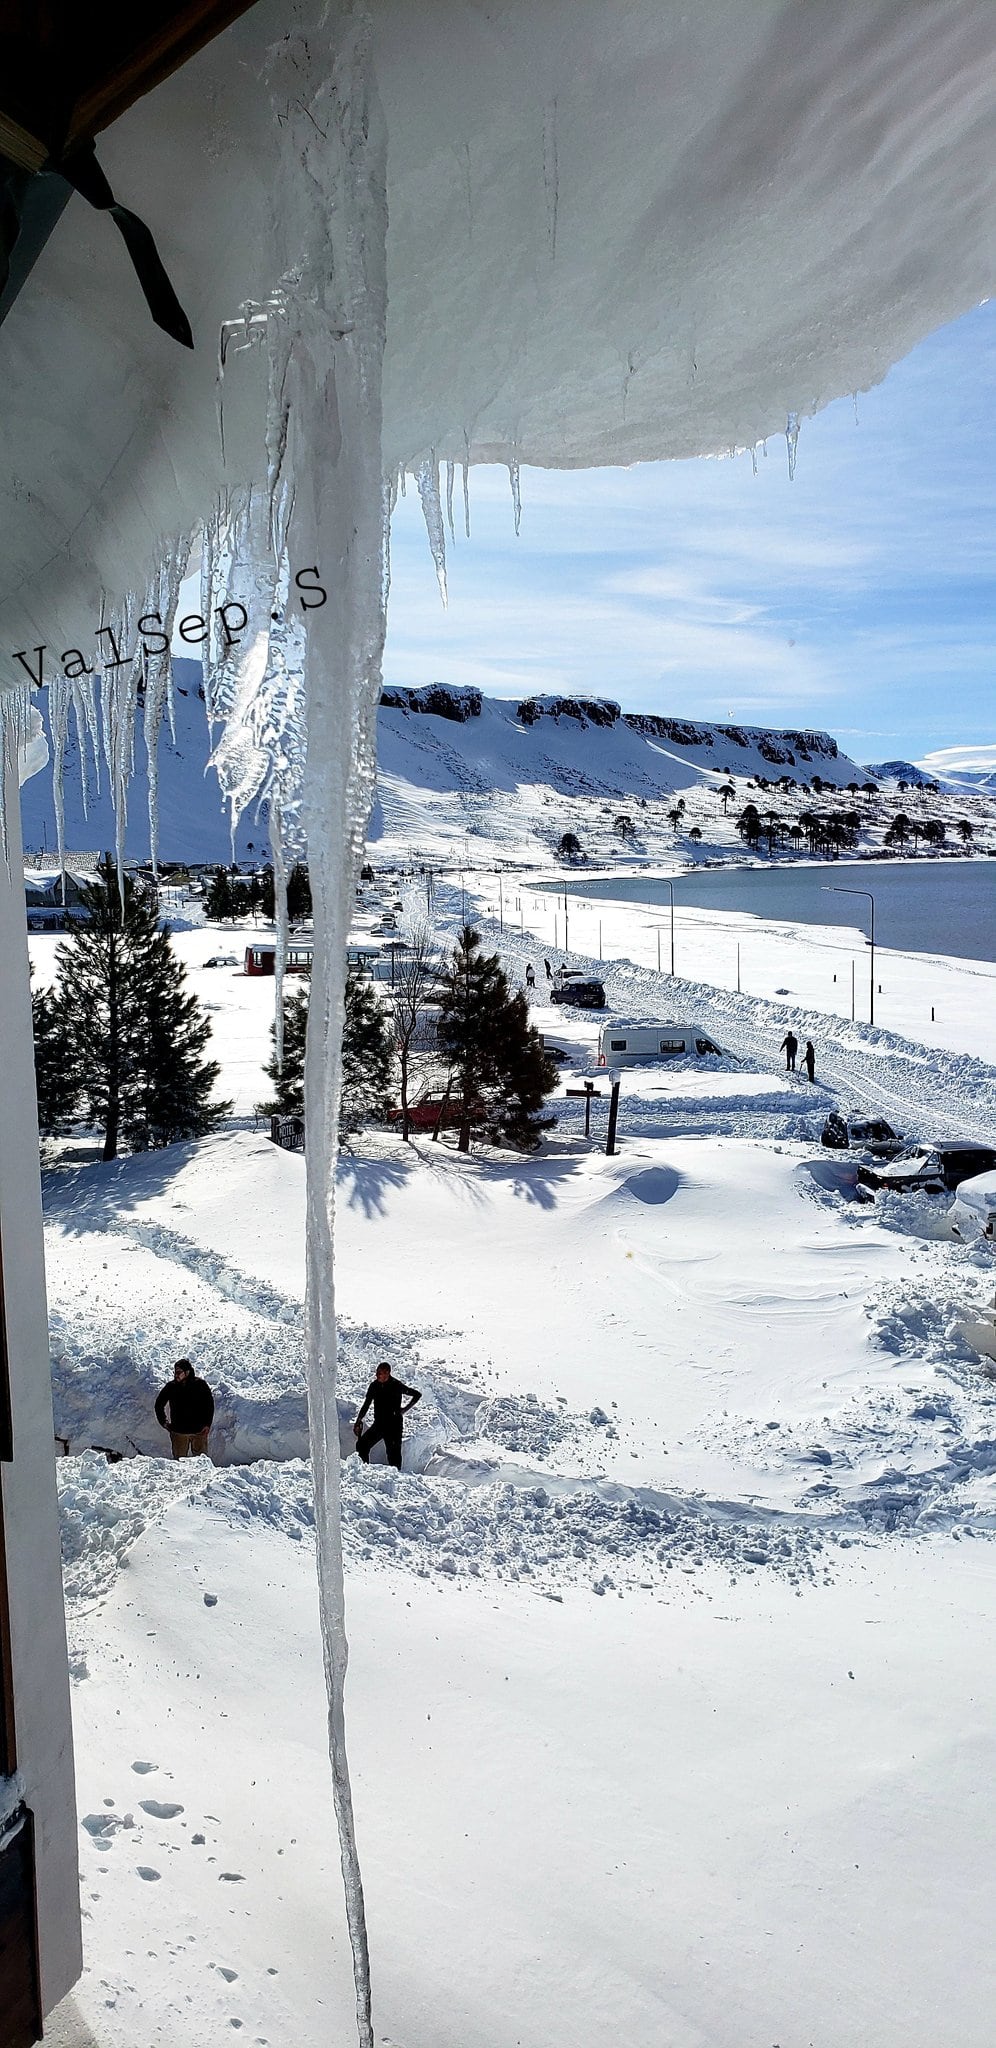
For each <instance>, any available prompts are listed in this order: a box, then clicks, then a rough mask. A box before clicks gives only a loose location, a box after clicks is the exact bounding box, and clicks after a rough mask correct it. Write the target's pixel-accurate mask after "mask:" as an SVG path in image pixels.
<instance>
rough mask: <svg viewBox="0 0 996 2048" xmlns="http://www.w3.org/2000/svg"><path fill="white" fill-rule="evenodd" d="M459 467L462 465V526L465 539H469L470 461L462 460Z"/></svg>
mask: <svg viewBox="0 0 996 2048" xmlns="http://www.w3.org/2000/svg"><path fill="white" fill-rule="evenodd" d="M461 467H462V469H463V527H464V532H465V533H466V536H467V539H468V540H469V539H470V463H469V462H463V463H462V464H461Z"/></svg>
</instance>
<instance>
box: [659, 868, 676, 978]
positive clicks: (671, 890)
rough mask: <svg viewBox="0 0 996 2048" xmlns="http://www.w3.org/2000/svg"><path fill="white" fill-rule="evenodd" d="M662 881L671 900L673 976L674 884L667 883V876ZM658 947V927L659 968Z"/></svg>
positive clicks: (672, 968) (672, 971)
mask: <svg viewBox="0 0 996 2048" xmlns="http://www.w3.org/2000/svg"><path fill="white" fill-rule="evenodd" d="M662 880H663V882H664V886H665V888H666V890H667V893H668V895H669V897H670V899H671V973H672V975H673V974H674V883H673V882H669V881H668V878H667V876H666V875H664V876H662ZM660 945H661V942H660V927H659V926H658V938H657V956H658V957H657V965H658V967H659V966H660V964H661V963H660Z"/></svg>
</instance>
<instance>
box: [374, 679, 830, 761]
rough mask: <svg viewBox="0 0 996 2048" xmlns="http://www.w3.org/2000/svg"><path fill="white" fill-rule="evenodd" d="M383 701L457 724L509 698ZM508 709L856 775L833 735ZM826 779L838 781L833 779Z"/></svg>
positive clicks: (567, 705) (616, 712)
mask: <svg viewBox="0 0 996 2048" xmlns="http://www.w3.org/2000/svg"><path fill="white" fill-rule="evenodd" d="M380 701H381V710H382V711H384V710H389V711H402V712H405V713H409V712H413V713H422V714H423V715H427V716H432V717H437V718H445V719H448V720H450V721H452V722H453V723H454V724H457V725H466V724H467V723H468V722H469V720H470V719H472V718H480V717H481V715H482V712H483V710H484V706H485V703H486V702H487V703H488V704H489V705H490V706H491V708H493V709H494V710H502V709H505V708H506V707H505V705H504V700H501V699H485V698H484V696H483V695H482V693H481V691H480V690H474V689H452V688H450V687H448V686H447V685H446V684H445V683H429V684H427V685H425V686H424V687H423V688H421V689H407V688H398V687H388V688H386V689H384V690H383V691H382V693H381V700H380ZM507 709H508V710H509V711H510V712H511V713H512V716H513V719H514V720H515V721H516V722H517V723H518V724H519V725H522V726H526V727H529V728H531V727H533V726H535V725H538V724H539V723H540V722H541V720H543V719H553V720H554V721H555V722H556V723H557V724H559V722H560V720H561V719H562V718H568V719H572V720H573V721H574V723H575V724H576V725H577V726H578V728H579V729H580V730H582V731H583V730H585V729H586V728H587V727H588V726H596V727H599V728H601V729H602V730H605V729H606V728H608V729H611V728H612V727H613V726H618V725H621V726H626V727H628V728H629V730H630V731H631V732H636V733H642V734H643V735H644V737H646V738H649V739H662V740H668V741H669V742H670V743H671V744H672V745H673V746H676V747H680V748H681V749H682V750H684V751H689V750H690V751H692V752H700V751H701V750H702V749H704V748H707V747H719V746H725V747H727V748H730V747H736V748H739V749H740V750H741V753H743V752H744V751H747V752H751V751H753V752H755V753H757V754H758V755H759V756H760V757H761V759H762V760H763V761H766V762H767V763H769V765H770V766H772V767H783V768H784V767H796V766H797V765H798V766H800V767H801V769H802V773H801V775H800V776H799V777H798V780H800V781H805V779H806V768H807V766H808V765H810V764H811V763H812V762H813V761H814V759H815V760H816V762H817V763H818V764H820V766H822V763H823V762H824V761H827V762H830V761H840V762H841V763H842V765H844V766H845V767H846V768H847V770H848V771H853V772H854V773H857V770H856V768H855V764H854V762H853V761H851V760H850V759H848V758H847V757H846V756H842V755H841V753H840V750H839V748H838V746H837V742H836V740H835V739H832V738H831V736H830V734H829V733H828V732H811V731H802V732H800V731H797V730H796V729H795V728H794V727H790V728H787V729H786V730H784V731H772V730H769V728H768V727H767V726H758V725H712V724H709V723H708V722H703V721H702V720H693V719H689V718H669V717H659V716H657V715H656V714H653V713H646V712H640V711H623V710H622V708H621V706H620V705H618V704H617V703H615V702H614V700H613V699H612V698H611V697H556V696H554V697H542V696H541V697H526V698H523V699H522V701H521V702H520V703H519V704H518V705H516V706H514V707H513V705H512V704H509V706H508V707H507ZM736 765H737V764H736V759H735V757H731V761H730V765H729V770H728V772H729V773H730V774H733V773H734V772H735V767H736ZM741 766H742V763H741ZM724 772H727V771H725V770H724ZM826 779H827V780H828V781H830V780H837V778H835V777H831V776H829V775H828V776H827V777H826Z"/></svg>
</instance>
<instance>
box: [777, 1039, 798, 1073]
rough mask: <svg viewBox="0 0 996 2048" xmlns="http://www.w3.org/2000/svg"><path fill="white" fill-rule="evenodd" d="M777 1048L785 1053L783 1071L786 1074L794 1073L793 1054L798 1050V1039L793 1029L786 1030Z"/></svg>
mask: <svg viewBox="0 0 996 2048" xmlns="http://www.w3.org/2000/svg"><path fill="white" fill-rule="evenodd" d="M778 1050H779V1052H783V1053H784V1054H785V1072H786V1073H787V1074H794V1073H795V1056H796V1053H797V1052H798V1050H799V1041H798V1039H797V1037H796V1035H795V1032H794V1031H786V1033H785V1036H784V1038H783V1039H782V1042H781V1045H780V1046H779V1048H778Z"/></svg>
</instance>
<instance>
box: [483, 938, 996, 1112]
mask: <svg viewBox="0 0 996 2048" xmlns="http://www.w3.org/2000/svg"><path fill="white" fill-rule="evenodd" d="M479 922H480V924H481V928H482V930H483V931H484V932H485V933H486V936H487V938H488V940H489V941H490V942H491V943H492V944H493V945H495V946H497V947H500V948H501V950H502V954H503V958H504V959H505V960H506V962H507V963H508V964H509V966H510V968H511V969H512V971H513V972H514V973H515V974H517V975H518V976H520V977H522V976H524V972H525V965H526V961H527V960H528V959H535V956H536V951H537V943H538V942H537V941H535V940H533V941H529V940H528V939H527V940H526V941H522V940H519V939H515V940H513V943H512V944H511V945H510V944H509V939H508V934H507V932H505V933H502V932H500V931H499V928H498V925H497V923H496V922H495V921H494V920H493V919H488V918H482V919H481V920H480V921H479ZM542 950H543V953H544V955H545V956H546V957H547V958H548V959H549V960H550V963H551V966H555V965H557V964H559V963H560V962H565V963H569V964H570V965H571V966H572V967H581V968H584V967H589V968H590V969H591V971H592V973H593V974H596V975H600V976H601V977H602V978H603V979H604V981H605V984H606V989H607V993H608V1000H609V1010H608V1012H607V1013H606V1015H608V1016H612V1015H619V1016H630V1017H634V1018H636V1017H640V1018H647V1019H648V1020H650V1019H653V1020H655V1021H656V1020H658V1019H660V1020H666V1019H673V1020H675V1021H678V1020H682V1019H694V1020H696V1021H699V1020H701V1021H702V1022H703V1023H704V1024H705V1025H707V1026H708V1028H709V1030H710V1031H711V1032H712V1033H713V1034H714V1036H715V1037H716V1038H717V1039H718V1041H719V1042H720V1044H721V1045H723V1046H726V1047H728V1049H729V1050H730V1051H731V1052H734V1053H736V1054H737V1055H738V1056H739V1057H740V1058H741V1059H744V1060H746V1061H748V1062H749V1063H751V1064H752V1065H753V1064H754V1063H757V1064H759V1065H760V1066H761V1067H762V1068H767V1069H775V1068H778V1067H780V1065H781V1056H780V1054H779V1052H778V1047H779V1045H780V1043H781V1040H782V1039H783V1038H784V1036H785V1032H786V1031H787V1029H788V1028H789V1026H790V1025H791V1027H792V1029H793V1031H794V1032H795V1034H796V1036H797V1037H798V1038H799V1039H800V1041H801V1042H804V1041H805V1040H806V1039H807V1038H812V1040H813V1043H814V1045H815V1046H816V1048H817V1059H818V1066H817V1073H818V1076H819V1079H820V1080H821V1081H822V1082H823V1083H825V1084H826V1085H828V1086H830V1087H831V1088H833V1089H834V1091H835V1092H836V1093H837V1095H838V1096H839V1098H840V1100H841V1102H842V1103H843V1105H844V1106H845V1108H846V1107H849V1106H850V1105H852V1104H853V1105H854V1106H855V1107H861V1108H868V1109H877V1110H880V1111H881V1112H882V1114H883V1115H885V1116H886V1117H888V1119H889V1121H890V1123H893V1124H895V1125H896V1127H897V1128H899V1129H901V1130H904V1131H906V1132H907V1133H909V1134H910V1136H911V1137H916V1138H921V1137H922V1138H926V1139H928V1140H941V1139H951V1138H974V1139H981V1140H982V1141H984V1142H988V1143H996V1067H993V1066H990V1065H989V1064H988V1063H987V1062H986V1061H984V1060H980V1059H976V1058H974V1057H973V1055H972V1054H970V1053H967V1052H966V1053H958V1052H950V1051H945V1050H943V1049H941V1048H938V1047H929V1046H925V1045H917V1044H915V1043H913V1042H912V1041H911V1040H909V1039H905V1038H901V1037H900V1036H899V1035H898V1033H896V1032H892V1031H884V1030H879V1029H878V1028H877V1027H876V1026H872V1025H867V1024H858V1023H851V1022H850V1021H849V1020H847V1019H844V1018H839V1017H834V1016H832V1015H828V1014H827V1013H826V1012H825V1011H822V1010H807V1009H801V1008H799V1006H798V1005H796V1004H788V1003H776V1002H766V1001H764V1000H763V999H762V998H760V997H758V996H750V995H737V994H736V993H734V992H733V991H732V990H727V989H721V988H715V987H711V986H710V985H709V984H708V983H705V982H696V981H686V980H683V979H682V978H681V977H680V976H675V977H674V978H672V976H670V975H668V974H657V973H656V972H655V971H654V970H653V968H649V967H640V966H637V965H636V964H634V962H632V961H630V960H601V961H600V960H598V959H596V958H595V957H594V956H593V955H588V954H582V953H576V952H573V951H572V952H571V953H564V952H563V951H562V950H560V951H558V950H557V949H556V948H554V947H551V946H549V945H548V944H547V943H546V942H545V941H544V942H543V948H542ZM557 1014H558V1016H562V1015H563V1014H564V1013H562V1012H560V1013H557ZM568 1014H570V1013H568ZM575 1016H576V1013H575ZM572 1021H573V1020H572ZM585 1021H586V1023H588V1022H590V1023H594V1022H595V1021H596V1020H595V1019H594V1018H586V1019H585ZM597 1021H599V1022H601V1021H602V1019H601V1018H599V1019H598V1020H597ZM798 1085H799V1089H800V1094H801V1096H802V1097H803V1101H802V1102H801V1104H800V1107H801V1108H804V1106H805V1099H804V1098H805V1091H806V1083H805V1081H804V1079H802V1080H800V1082H799V1084H798Z"/></svg>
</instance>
